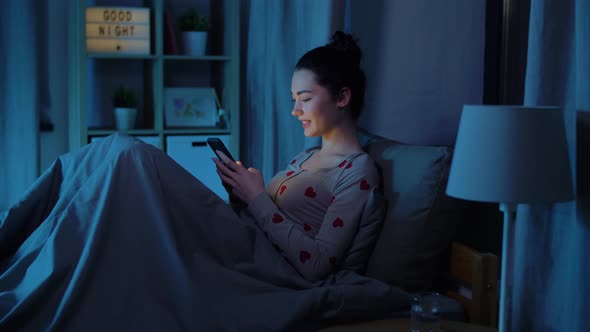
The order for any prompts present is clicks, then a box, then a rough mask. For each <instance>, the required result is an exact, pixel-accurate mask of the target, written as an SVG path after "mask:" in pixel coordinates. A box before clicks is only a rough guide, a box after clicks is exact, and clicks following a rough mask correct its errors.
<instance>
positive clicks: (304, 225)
mask: <svg viewBox="0 0 590 332" xmlns="http://www.w3.org/2000/svg"><path fill="white" fill-rule="evenodd" d="M303 229H304V230H305V231H306V232H307V231H311V226H309V224H303Z"/></svg>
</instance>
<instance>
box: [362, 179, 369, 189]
mask: <svg viewBox="0 0 590 332" xmlns="http://www.w3.org/2000/svg"><path fill="white" fill-rule="evenodd" d="M370 187H371V186H370V185H369V182H367V180H363V181H361V190H369V188H370Z"/></svg>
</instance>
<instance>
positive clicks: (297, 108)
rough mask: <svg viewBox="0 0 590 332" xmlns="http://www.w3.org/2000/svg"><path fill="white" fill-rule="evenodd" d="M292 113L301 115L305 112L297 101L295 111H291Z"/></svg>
mask: <svg viewBox="0 0 590 332" xmlns="http://www.w3.org/2000/svg"><path fill="white" fill-rule="evenodd" d="M291 114H292V115H293V116H300V115H301V114H303V111H302V110H301V109H300V108H299V107H298V105H297V103H295V106H293V111H291Z"/></svg>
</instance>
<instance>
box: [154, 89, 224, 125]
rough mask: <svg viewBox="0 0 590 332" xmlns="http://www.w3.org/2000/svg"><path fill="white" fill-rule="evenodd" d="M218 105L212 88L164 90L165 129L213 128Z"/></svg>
mask: <svg viewBox="0 0 590 332" xmlns="http://www.w3.org/2000/svg"><path fill="white" fill-rule="evenodd" d="M218 105H219V101H218V99H217V94H216V93H215V89H213V88H164V120H165V122H166V127H167V128H174V127H215V126H216V124H217V118H218V116H217V108H218Z"/></svg>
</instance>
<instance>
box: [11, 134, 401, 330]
mask: <svg viewBox="0 0 590 332" xmlns="http://www.w3.org/2000/svg"><path fill="white" fill-rule="evenodd" d="M212 167H214V166H213V165H212ZM408 306H409V296H408V294H407V293H405V292H404V291H402V290H400V289H398V288H395V287H392V286H389V285H387V284H385V283H382V282H380V281H377V280H374V279H371V278H368V277H365V276H362V275H359V274H357V273H355V272H352V271H339V272H337V273H335V274H333V275H331V276H329V277H328V278H327V279H326V280H323V281H321V282H316V283H310V282H308V281H306V280H305V279H304V278H302V277H301V276H300V275H299V274H298V273H297V271H296V270H295V269H294V268H293V267H292V266H291V265H290V264H289V263H288V262H287V261H286V260H285V259H284V258H283V257H282V256H281V255H280V253H278V252H277V251H276V250H275V249H274V248H273V245H272V244H271V243H270V242H269V240H268V239H267V238H266V236H265V235H264V233H263V232H262V231H261V230H260V229H259V228H258V227H257V226H256V225H255V224H254V223H253V222H251V220H247V219H241V218H239V217H238V216H237V215H236V214H235V213H234V211H233V210H232V209H231V208H230V207H229V206H228V205H227V204H226V203H225V202H223V201H222V200H221V199H220V198H218V196H216V195H215V194H214V193H213V192H211V191H210V190H209V189H208V188H206V187H205V186H204V185H203V184H202V183H201V182H200V181H199V180H198V179H196V178H194V177H193V176H192V175H191V174H190V173H188V172H187V171H185V170H184V169H183V168H182V167H181V166H179V165H178V164H177V163H176V162H174V161H173V160H172V159H170V158H169V157H167V156H166V155H165V154H164V153H163V152H162V151H160V150H158V149H157V148H155V147H153V146H151V145H148V144H145V143H143V142H141V141H139V140H137V139H135V138H131V137H129V136H126V135H121V134H115V135H112V136H109V137H107V138H105V139H103V140H101V141H99V142H95V143H92V144H89V145H86V146H84V147H82V148H81V149H80V150H77V151H75V152H72V153H69V154H66V155H63V156H61V157H60V158H58V159H57V160H56V161H55V162H54V163H53V165H52V166H51V167H50V168H49V169H48V170H47V171H46V172H44V173H43V174H42V176H40V177H39V179H37V181H36V182H35V183H34V184H33V185H32V186H31V188H30V189H29V190H28V191H27V192H26V193H25V194H24V195H23V197H22V199H21V200H20V201H19V202H18V203H16V204H14V205H13V206H12V207H11V209H10V210H8V211H7V212H6V213H2V214H0V331H16V330H22V331H105V330H108V331H136V330H142V331H308V330H309V331H312V330H317V329H319V328H322V327H326V326H330V325H332V324H339V323H347V322H353V321H359V320H369V319H380V318H384V317H388V316H389V315H395V313H396V312H400V311H404V310H407V308H408Z"/></svg>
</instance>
